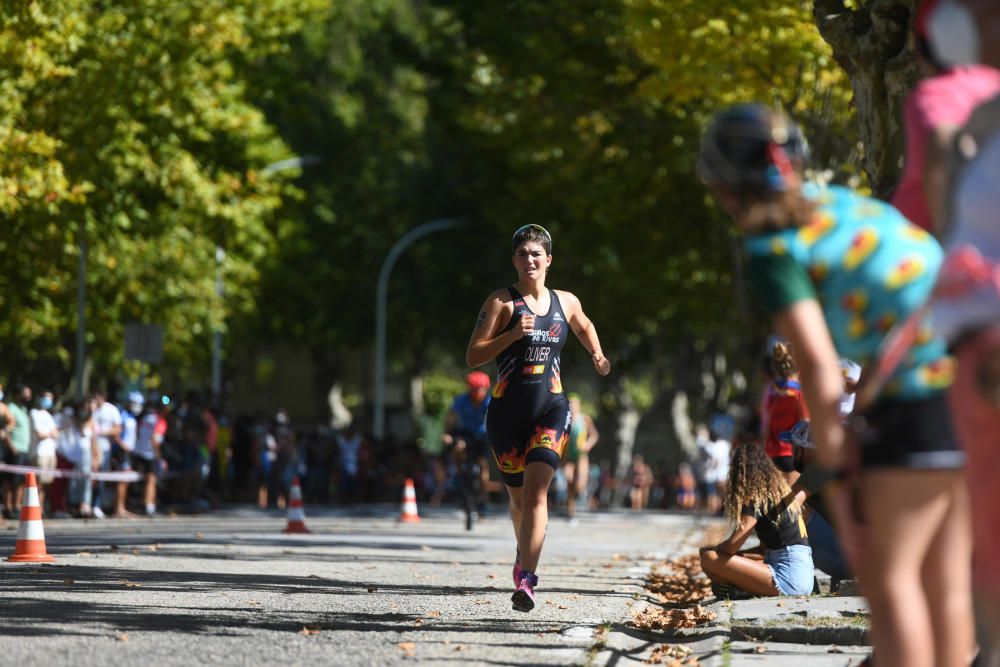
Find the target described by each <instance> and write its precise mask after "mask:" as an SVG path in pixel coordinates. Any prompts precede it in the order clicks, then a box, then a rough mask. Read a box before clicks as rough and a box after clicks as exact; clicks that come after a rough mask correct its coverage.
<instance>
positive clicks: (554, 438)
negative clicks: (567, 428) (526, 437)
mask: <svg viewBox="0 0 1000 667" xmlns="http://www.w3.org/2000/svg"><path fill="white" fill-rule="evenodd" d="M568 442H569V433H563V434H562V435H559V431H557V430H556V429H554V428H545V427H543V426H536V427H535V434H534V435H533V436H531V440H530V441H529V442H528V451H529V452H530V451H531V450H532V449H535V448H537V447H544V448H546V449H551V450H552V451H554V452H555V453H556V454H558V455H559V456H560V457H561V456H562V453H563V451H564V450H565V449H566V443H568Z"/></svg>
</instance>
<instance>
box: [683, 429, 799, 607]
mask: <svg viewBox="0 0 1000 667" xmlns="http://www.w3.org/2000/svg"><path fill="white" fill-rule="evenodd" d="M804 501H805V493H804V492H801V491H800V492H798V493H795V494H793V493H792V491H791V489H790V488H789V487H788V483H787V482H786V481H785V478H784V476H783V475H782V474H781V472H780V471H779V470H778V469H777V468H776V467H775V466H774V464H773V463H772V462H771V460H770V459H769V458H768V457H767V455H766V454H765V453H764V450H763V448H761V447H758V446H755V445H752V444H747V445H742V446H739V447H736V448H734V450H733V459H732V463H731V464H730V468H729V484H728V486H727V491H726V503H725V511H726V516H727V517H728V518H729V519H730V520H731V521H733V522H734V523H736V528H735V529H734V530H733V533H732V535H730V536H729V538H728V539H726V540H725V541H723V542H722V543H720V544H719V545H717V546H715V547H705V548H704V549H702V550H701V569H702V570H703V571H704V572H705V574H706V575H708V578H709V579H711V580H712V591H713V592H714V593H715V594H716V597H720V598H721V597H737V596H738V595H739V594H741V593H742V594H750V595H809V594H810V593H812V590H813V575H814V572H813V560H812V550H811V549H810V548H809V538H808V536H807V533H806V525H805V522H804V521H803V519H802V503H803V502H804ZM752 531H755V532H756V533H757V538H758V539H759V540H760V546H759V547H758V548H756V549H748V550H746V551H740V547H742V546H743V543H744V542H746V540H747V538H748V537H749V536H750V533H751V532H752Z"/></svg>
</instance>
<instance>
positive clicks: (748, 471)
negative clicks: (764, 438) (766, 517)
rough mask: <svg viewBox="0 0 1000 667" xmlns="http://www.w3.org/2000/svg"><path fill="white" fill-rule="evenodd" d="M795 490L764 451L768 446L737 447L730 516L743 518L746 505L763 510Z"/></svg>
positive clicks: (728, 496) (729, 489) (728, 500)
mask: <svg viewBox="0 0 1000 667" xmlns="http://www.w3.org/2000/svg"><path fill="white" fill-rule="evenodd" d="M791 492H792V490H791V489H790V488H789V487H788V483H787V482H786V481H785V478H784V476H782V474H781V472H780V471H779V470H778V469H777V468H776V467H775V466H774V464H773V463H772V462H771V459H769V458H768V457H767V455H766V454H765V453H764V448H763V447H761V446H759V445H755V444H747V445H740V446H739V447H734V448H733V457H732V461H731V462H730V464H729V483H728V484H727V485H726V518H727V519H729V520H730V521H732V522H734V523H735V522H737V521H739V519H740V512H741V511H742V510H743V508H744V507H748V506H749V507H752V508H754V509H755V510H757V511H759V512H765V511H767V510H768V509H769V508H771V507H774V506H776V505H780V504H781V502H782V500H784V498H785V497H786V496H788V495H789V494H790V493H791Z"/></svg>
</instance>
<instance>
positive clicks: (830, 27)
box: [813, 0, 919, 199]
mask: <svg viewBox="0 0 1000 667" xmlns="http://www.w3.org/2000/svg"><path fill="white" fill-rule="evenodd" d="M917 2H918V0H864V1H862V2H860V3H858V4H860V5H861V7H860V9H849V8H847V7H846V6H845V4H844V1H843V0H815V3H814V5H813V12H814V14H815V16H816V25H817V26H818V27H819V31H820V34H822V35H823V39H825V40H826V41H827V43H829V44H830V46H831V47H833V55H834V58H836V60H837V62H838V63H839V64H840V66H841V67H843V68H844V70H845V71H847V73H848V75H849V76H850V78H851V87H852V88H853V90H854V103H855V107H856V109H857V114H858V123H859V125H860V132H861V141H862V142H863V143H864V170H865V173H866V174H867V175H868V181H869V183H870V185H871V188H872V192H873V193H874V194H875V196H877V197H881V198H883V199H885V198H888V197H889V196H890V195H891V194H892V191H893V189H895V187H896V182H897V180H898V178H899V166H900V165H899V163H900V157H901V156H902V154H903V147H904V141H905V133H904V128H903V121H902V110H903V102H904V101H905V99H906V95H907V93H908V92H909V91H910V89H911V88H912V87H913V85H914V83H915V82H916V80H917V76H918V74H919V70H918V66H917V57H916V52H915V50H914V48H913V41H912V40H911V39H909V35H910V33H911V31H912V28H911V26H912V24H913V20H912V17H913V14H914V12H915V7H916V5H917Z"/></svg>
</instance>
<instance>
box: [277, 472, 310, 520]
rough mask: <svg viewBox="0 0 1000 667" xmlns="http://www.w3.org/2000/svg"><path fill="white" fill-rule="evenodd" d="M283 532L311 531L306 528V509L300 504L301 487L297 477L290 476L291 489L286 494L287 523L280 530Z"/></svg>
mask: <svg viewBox="0 0 1000 667" xmlns="http://www.w3.org/2000/svg"><path fill="white" fill-rule="evenodd" d="M281 532H283V533H311V532H312V531H311V530H309V529H308V528H306V510H305V505H303V504H302V489H301V488H300V487H299V478H298V477H293V478H292V490H291V492H290V493H289V494H288V525H287V526H285V529H284V530H283V531H281Z"/></svg>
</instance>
